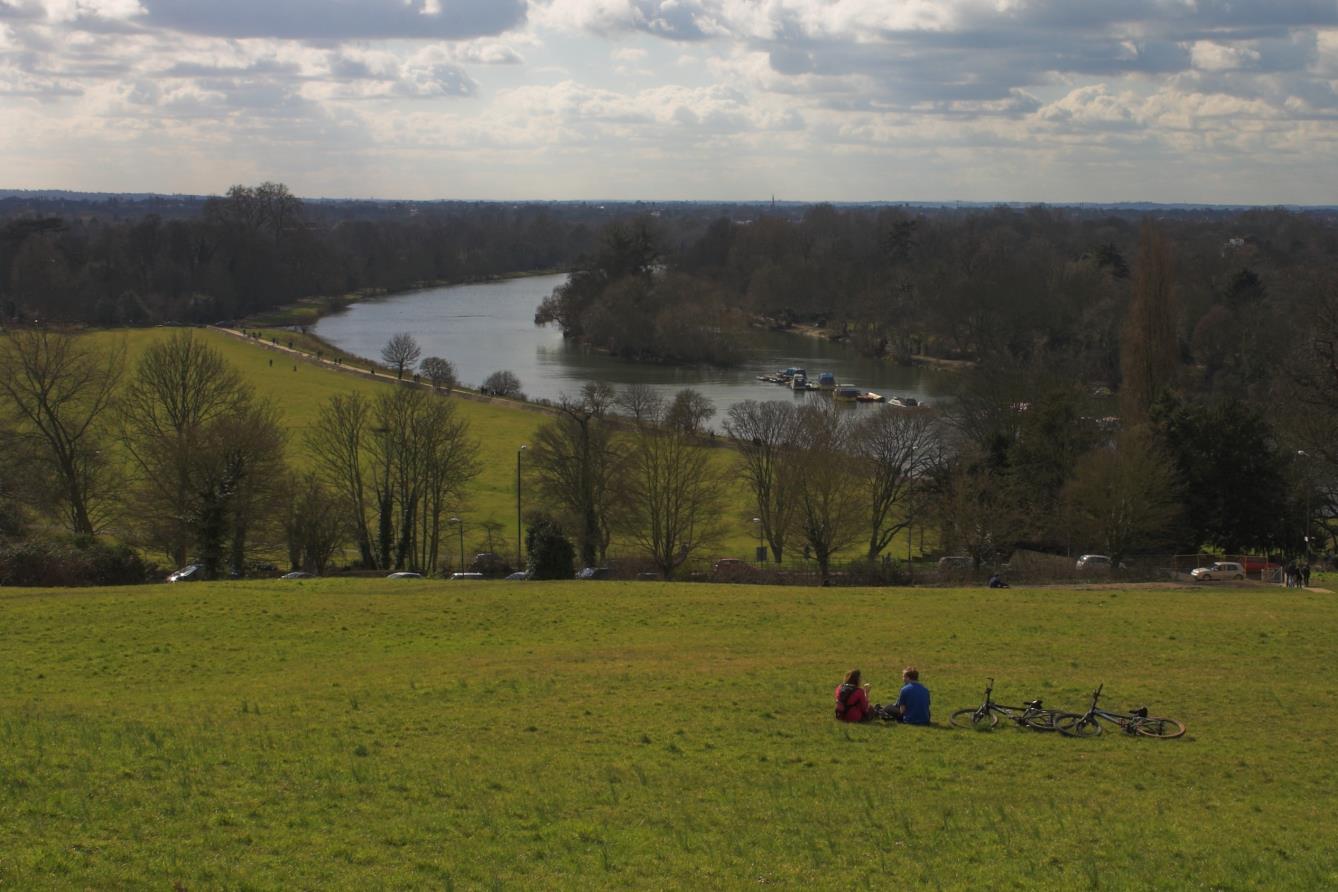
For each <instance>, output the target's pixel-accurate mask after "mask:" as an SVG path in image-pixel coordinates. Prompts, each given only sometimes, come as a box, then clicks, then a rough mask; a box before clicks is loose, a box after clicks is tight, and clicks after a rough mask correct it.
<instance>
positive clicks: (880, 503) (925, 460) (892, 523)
mask: <svg viewBox="0 0 1338 892" xmlns="http://www.w3.org/2000/svg"><path fill="white" fill-rule="evenodd" d="M941 442H942V432H941V431H940V430H939V429H938V425H937V424H935V422H934V420H933V416H931V415H930V414H929V413H928V412H924V411H916V410H910V411H907V410H903V409H897V408H894V407H890V406H889V407H886V408H877V409H875V410H874V411H873V412H872V413H871V414H869V415H868V416H866V417H864V418H863V419H861V420H860V421H859V422H858V423H857V425H856V427H855V431H854V446H855V450H856V453H857V454H858V456H859V458H860V461H861V467H862V469H863V472H864V474H865V477H866V481H867V482H866V485H867V487H868V503H867V504H868V508H867V513H868V531H869V548H868V555H869V560H874V559H875V558H877V557H878V555H880V554H882V553H883V549H885V548H887V546H888V544H889V543H890V542H891V541H892V539H893V538H895V537H896V535H897V534H898V533H900V532H901V531H902V530H904V529H906V527H907V526H908V525H909V524H910V523H912V522H913V518H914V516H915V514H917V513H919V512H918V511H916V510H915V509H916V507H917V506H916V505H915V504H914V502H915V501H916V499H917V497H918V496H920V495H921V494H923V493H925V492H926V491H927V487H923V486H921V487H917V486H916V481H917V479H919V478H921V477H923V476H924V475H925V473H926V472H927V471H928V470H930V469H931V468H932V467H933V466H934V465H935V464H937V463H938V461H939V460H940V452H941V448H942V447H941Z"/></svg>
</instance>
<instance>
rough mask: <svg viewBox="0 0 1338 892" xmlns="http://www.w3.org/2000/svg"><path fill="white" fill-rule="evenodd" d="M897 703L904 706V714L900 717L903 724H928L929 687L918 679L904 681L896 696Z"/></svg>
mask: <svg viewBox="0 0 1338 892" xmlns="http://www.w3.org/2000/svg"><path fill="white" fill-rule="evenodd" d="M897 705H898V706H904V707H906V714H905V715H903V716H902V717H901V720H902V722H904V723H905V724H907V725H927V724H929V688H927V687H925V686H924V685H922V684H920V683H919V682H918V681H911V682H907V683H906V686H905V687H903V688H902V689H901V693H900V694H899V695H898V696H897Z"/></svg>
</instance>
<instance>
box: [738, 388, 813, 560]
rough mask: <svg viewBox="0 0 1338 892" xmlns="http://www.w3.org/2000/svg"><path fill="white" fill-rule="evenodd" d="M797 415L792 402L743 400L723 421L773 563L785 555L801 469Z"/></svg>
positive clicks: (792, 521) (796, 502)
mask: <svg viewBox="0 0 1338 892" xmlns="http://www.w3.org/2000/svg"><path fill="white" fill-rule="evenodd" d="M796 414H797V413H796V410H795V407H794V404H793V403H788V402H780V401H777V400H772V401H769V402H764V403H759V402H757V401H755V400H745V401H743V402H741V403H737V404H735V405H734V406H733V407H732V408H731V409H730V410H729V415H728V418H727V419H726V421H725V430H726V432H727V433H728V434H729V435H730V436H731V437H732V438H733V439H734V446H735V449H736V450H737V451H738V455H739V461H738V464H739V470H740V472H741V473H742V475H743V477H744V479H746V480H747V481H748V485H749V487H750V488H751V489H752V491H753V496H754V497H755V498H756V500H757V516H758V518H759V520H760V521H761V524H762V535H763V536H764V537H765V538H766V541H767V543H768V545H769V546H770V547H771V554H772V557H773V558H774V559H775V560H776V561H777V562H780V561H781V560H783V559H784V557H785V544H786V539H787V536H788V534H789V532H790V529H791V527H792V526H793V523H794V517H795V509H796V507H797V505H798V495H797V493H798V487H799V478H800V473H801V468H800V459H799V455H798V452H797V450H796V449H795V445H796V443H795V435H796V433H797V424H798V421H797V419H796Z"/></svg>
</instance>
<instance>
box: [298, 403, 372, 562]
mask: <svg viewBox="0 0 1338 892" xmlns="http://www.w3.org/2000/svg"><path fill="white" fill-rule="evenodd" d="M373 426H374V424H373V422H372V407H371V403H370V401H368V400H367V398H366V397H364V396H362V394H359V393H356V392H355V393H348V394H337V395H335V396H333V397H331V398H330V401H329V402H328V403H326V404H325V406H324V407H323V408H322V409H321V411H320V414H318V415H317V416H316V421H315V423H314V424H313V425H312V426H311V427H310V428H309V429H308V430H307V433H306V439H305V445H306V449H307V452H308V453H309V454H310V456H311V460H312V464H313V466H314V467H315V469H316V472H317V473H318V474H319V476H320V478H321V480H322V481H323V482H324V483H325V484H326V485H327V486H329V487H330V488H331V489H332V490H333V491H334V492H336V493H338V494H339V495H340V497H341V498H343V500H344V510H345V511H346V512H347V514H348V517H349V522H350V524H351V526H352V533H353V539H354V541H355V542H356V543H357V546H358V556H359V558H360V560H361V562H362V565H363V566H364V567H377V566H380V565H379V564H378V563H377V561H376V557H375V553H374V551H373V549H372V534H371V529H370V527H369V525H368V523H367V512H368V505H369V500H370V496H369V493H368V488H369V485H370V480H369V478H370V476H371V473H372V469H371V466H370V463H369V458H368V451H369V449H370V446H369V443H370V440H371V439H372V438H373V437H374V436H375V434H373V433H372V430H371V429H372V427H373Z"/></svg>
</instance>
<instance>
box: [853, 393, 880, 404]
mask: <svg viewBox="0 0 1338 892" xmlns="http://www.w3.org/2000/svg"><path fill="white" fill-rule="evenodd" d="M855 400H856V402H860V403H881V402H882V401H883V395H882V394H881V393H874V392H873V391H872V390H870V391H867V392H865V393H861V394H860V395H859V396H857V397H855Z"/></svg>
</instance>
